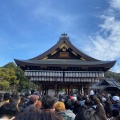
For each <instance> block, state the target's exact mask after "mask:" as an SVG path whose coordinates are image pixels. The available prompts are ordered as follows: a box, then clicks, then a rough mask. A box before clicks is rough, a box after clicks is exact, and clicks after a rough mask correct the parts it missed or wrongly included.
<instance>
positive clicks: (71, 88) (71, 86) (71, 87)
mask: <svg viewBox="0 0 120 120" xmlns="http://www.w3.org/2000/svg"><path fill="white" fill-rule="evenodd" d="M70 91H71V94H73V85H70Z"/></svg>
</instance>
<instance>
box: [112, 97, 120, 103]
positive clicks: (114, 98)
mask: <svg viewBox="0 0 120 120" xmlns="http://www.w3.org/2000/svg"><path fill="white" fill-rule="evenodd" d="M112 100H113V101H115V102H117V101H119V100H120V98H119V97H118V96H113V97H112Z"/></svg>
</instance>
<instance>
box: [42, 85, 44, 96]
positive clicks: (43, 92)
mask: <svg viewBox="0 0 120 120" xmlns="http://www.w3.org/2000/svg"><path fill="white" fill-rule="evenodd" d="M42 96H44V85H42Z"/></svg>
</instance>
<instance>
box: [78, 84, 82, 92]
mask: <svg viewBox="0 0 120 120" xmlns="http://www.w3.org/2000/svg"><path fill="white" fill-rule="evenodd" d="M80 93H81V90H80V85H78V94H80Z"/></svg>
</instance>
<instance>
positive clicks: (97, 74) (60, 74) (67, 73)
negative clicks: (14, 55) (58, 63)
mask: <svg viewBox="0 0 120 120" xmlns="http://www.w3.org/2000/svg"><path fill="white" fill-rule="evenodd" d="M63 74H64V76H65V77H96V78H97V77H104V72H95V71H93V72H91V71H90V72H89V71H88V72H81V71H77V72H75V71H64V72H63V71H35V70H34V71H25V76H45V77H63Z"/></svg>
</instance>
